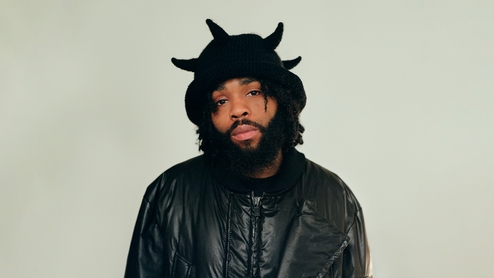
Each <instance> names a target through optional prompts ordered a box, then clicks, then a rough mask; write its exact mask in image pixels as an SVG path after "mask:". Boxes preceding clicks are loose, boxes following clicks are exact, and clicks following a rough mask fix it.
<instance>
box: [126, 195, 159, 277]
mask: <svg viewBox="0 0 494 278" xmlns="http://www.w3.org/2000/svg"><path fill="white" fill-rule="evenodd" d="M154 193H155V192H153V187H152V186H150V187H149V188H148V190H147V192H146V195H145V196H144V199H143V201H142V204H141V208H140V210H139V215H138V217H137V222H136V225H135V228H134V233H133V235H132V241H131V244H130V250H129V255H128V258H127V266H126V269H125V276H124V277H126V278H130V277H132V278H136V277H168V276H167V275H168V272H167V271H166V270H165V264H164V262H166V261H167V260H168V258H166V252H164V244H163V238H162V234H161V230H160V227H159V224H158V221H157V219H158V217H157V213H158V211H157V209H156V206H155V202H154V199H155V198H154V196H155V194H154Z"/></svg>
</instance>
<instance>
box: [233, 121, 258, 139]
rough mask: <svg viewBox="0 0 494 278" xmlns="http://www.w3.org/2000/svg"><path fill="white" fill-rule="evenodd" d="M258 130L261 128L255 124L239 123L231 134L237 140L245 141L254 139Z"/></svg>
mask: <svg viewBox="0 0 494 278" xmlns="http://www.w3.org/2000/svg"><path fill="white" fill-rule="evenodd" d="M258 132H259V129H258V128H256V127H254V126H251V125H239V126H237V127H236V128H235V129H234V130H233V131H232V133H231V135H232V137H233V138H234V139H235V140H239V141H245V140H249V139H252V138H253V137H254V136H255V135H256V134H257V133H258Z"/></svg>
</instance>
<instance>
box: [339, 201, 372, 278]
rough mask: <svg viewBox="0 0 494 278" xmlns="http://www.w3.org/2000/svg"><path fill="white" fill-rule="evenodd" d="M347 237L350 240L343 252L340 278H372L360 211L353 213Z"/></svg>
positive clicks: (368, 251) (370, 260)
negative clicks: (352, 220)
mask: <svg viewBox="0 0 494 278" xmlns="http://www.w3.org/2000/svg"><path fill="white" fill-rule="evenodd" d="M347 235H348V236H349V237H350V238H351V239H350V242H349V244H348V246H347V248H346V249H345V250H344V251H343V267H342V272H343V273H342V277H345V278H347V277H348V278H350V277H352V278H353V277H355V278H372V277H373V276H372V259H371V254H370V250H369V243H368V241H367V234H366V231H365V224H364V216H363V213H362V210H361V209H359V210H358V211H356V212H355V216H354V222H353V224H352V225H351V226H350V229H349V230H348V231H347Z"/></svg>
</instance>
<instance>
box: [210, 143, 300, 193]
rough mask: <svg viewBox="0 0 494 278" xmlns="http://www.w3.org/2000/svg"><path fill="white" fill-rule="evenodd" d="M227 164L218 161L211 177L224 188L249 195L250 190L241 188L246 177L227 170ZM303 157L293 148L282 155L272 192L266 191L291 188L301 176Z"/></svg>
mask: <svg viewBox="0 0 494 278" xmlns="http://www.w3.org/2000/svg"><path fill="white" fill-rule="evenodd" d="M227 163H228V162H226V161H225V160H221V161H219V163H216V164H215V166H214V167H212V169H211V173H212V175H213V177H214V178H215V179H216V180H217V181H218V182H219V183H220V184H221V185H223V186H225V187H226V188H228V189H230V190H232V191H234V192H238V193H249V192H250V189H248V188H247V187H245V186H243V180H244V179H246V177H244V176H241V175H237V174H234V173H232V172H230V171H229V170H228V169H229V167H228V165H227ZM305 163H306V160H305V155H304V154H303V153H301V152H299V151H297V150H296V149H295V148H291V149H290V150H288V151H287V152H285V153H283V162H282V163H281V166H280V169H279V170H278V173H276V178H275V181H274V185H273V190H270V191H268V192H269V193H271V194H273V193H274V194H276V193H280V192H283V191H285V190H287V189H289V188H290V187H292V186H293V185H294V184H295V183H296V182H297V180H298V179H299V178H300V176H301V175H302V172H303V171H304V168H305Z"/></svg>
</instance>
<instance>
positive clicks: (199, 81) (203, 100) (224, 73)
mask: <svg viewBox="0 0 494 278" xmlns="http://www.w3.org/2000/svg"><path fill="white" fill-rule="evenodd" d="M239 77H254V78H259V79H268V80H271V81H274V82H277V83H278V84H280V85H282V86H284V87H286V88H289V90H290V93H291V95H292V97H293V98H294V100H295V101H297V102H298V103H299V104H300V109H301V110H302V109H303V108H304V106H305V102H306V96H305V90H304V86H303V84H302V81H301V80H300V78H299V77H298V76H297V75H296V74H294V73H292V72H290V71H289V70H287V69H285V68H283V67H282V66H280V65H276V64H273V63H267V62H236V63H235V62H234V63H230V64H227V65H221V66H216V67H214V68H211V69H210V70H208V71H206V72H203V73H202V74H201V75H200V76H195V78H194V81H192V82H191V83H190V84H189V87H188V88H187V92H186V94H185V109H186V111H187V116H188V117H189V120H190V121H192V122H193V123H194V124H196V125H199V124H200V122H201V118H202V117H201V114H202V111H203V110H204V106H205V105H206V104H207V101H208V94H210V93H212V92H213V90H214V89H215V88H216V86H218V85H219V84H221V83H223V82H225V81H227V80H229V79H232V78H239Z"/></svg>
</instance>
